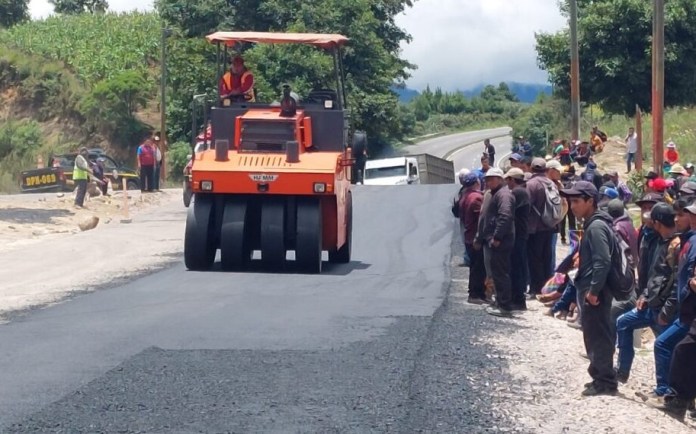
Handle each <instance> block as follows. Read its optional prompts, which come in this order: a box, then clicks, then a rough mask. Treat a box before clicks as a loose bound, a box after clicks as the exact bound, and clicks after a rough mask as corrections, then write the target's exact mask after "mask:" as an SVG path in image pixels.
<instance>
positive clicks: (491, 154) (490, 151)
mask: <svg viewBox="0 0 696 434" xmlns="http://www.w3.org/2000/svg"><path fill="white" fill-rule="evenodd" d="M483 146H484V148H485V150H484V152H485V154H486V155H488V163H489V164H490V165H491V166H493V165H494V164H495V146H493V144H492V143H491V139H486V140H484V141H483Z"/></svg>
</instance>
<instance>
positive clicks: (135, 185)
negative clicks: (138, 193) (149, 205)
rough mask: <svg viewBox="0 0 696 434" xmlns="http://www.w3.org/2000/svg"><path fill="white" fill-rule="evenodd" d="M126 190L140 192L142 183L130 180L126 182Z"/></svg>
mask: <svg viewBox="0 0 696 434" xmlns="http://www.w3.org/2000/svg"><path fill="white" fill-rule="evenodd" d="M126 188H127V189H128V190H140V183H139V182H138V181H135V180H133V179H129V180H128V181H126Z"/></svg>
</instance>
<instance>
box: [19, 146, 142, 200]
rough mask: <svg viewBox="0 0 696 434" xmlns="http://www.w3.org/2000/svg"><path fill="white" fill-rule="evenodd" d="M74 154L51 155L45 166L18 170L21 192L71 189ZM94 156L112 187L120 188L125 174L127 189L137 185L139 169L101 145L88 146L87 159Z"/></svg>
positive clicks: (73, 185)
mask: <svg viewBox="0 0 696 434" xmlns="http://www.w3.org/2000/svg"><path fill="white" fill-rule="evenodd" d="M76 157H77V154H76V153H72V154H61V155H54V156H52V157H51V158H49V161H48V167H46V168H43V169H31V170H25V171H23V172H22V173H21V174H20V187H21V189H22V192H24V193H33V192H46V191H72V190H73V189H74V188H75V184H74V182H73V180H72V172H73V168H74V166H75V158H76ZM97 158H100V159H101V161H102V164H103V165H104V176H105V177H106V178H107V179H108V180H109V181H110V182H111V187H112V188H113V189H114V190H119V189H120V188H121V186H122V183H123V179H124V178H125V179H126V185H127V186H128V189H129V190H138V189H140V178H139V177H138V172H136V171H135V170H133V169H131V168H128V167H124V166H121V165H120V164H118V163H116V160H114V159H113V158H111V157H110V156H108V155H106V154H105V153H104V152H103V151H102V150H100V149H90V150H89V160H90V161H92V162H94V161H96V160H97Z"/></svg>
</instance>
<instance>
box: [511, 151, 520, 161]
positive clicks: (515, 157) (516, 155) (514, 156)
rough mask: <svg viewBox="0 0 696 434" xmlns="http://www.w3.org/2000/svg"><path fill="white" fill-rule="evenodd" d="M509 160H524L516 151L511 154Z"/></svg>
mask: <svg viewBox="0 0 696 434" xmlns="http://www.w3.org/2000/svg"><path fill="white" fill-rule="evenodd" d="M508 159H509V160H515V161H522V156H521V155H520V154H518V153H517V152H515V153H514V154H512V155H510V158H508Z"/></svg>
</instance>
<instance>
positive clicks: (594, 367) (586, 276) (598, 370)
mask: <svg viewBox="0 0 696 434" xmlns="http://www.w3.org/2000/svg"><path fill="white" fill-rule="evenodd" d="M562 193H563V195H565V196H566V197H567V198H568V199H569V201H570V206H571V208H572V209H573V213H574V214H575V215H576V216H577V217H578V218H581V219H584V221H585V223H584V226H583V230H584V232H583V237H582V240H581V242H580V267H579V268H578V273H577V275H576V278H575V286H576V287H577V290H578V294H579V299H580V300H582V301H583V302H584V306H583V308H582V334H583V338H584V341H585V349H586V351H587V356H588V358H589V359H590V367H589V369H588V372H589V374H590V376H591V377H592V382H591V383H587V384H586V385H585V390H583V392H582V395H583V396H594V395H603V394H615V393H616V390H617V382H616V372H615V371H614V363H613V359H614V346H615V345H616V326H615V324H612V322H611V302H612V300H613V296H612V293H611V290H610V288H609V287H608V282H607V277H608V275H609V270H610V268H611V252H612V249H614V248H615V246H614V245H613V243H614V241H613V240H614V238H613V237H614V235H613V229H612V228H611V225H612V219H611V217H610V216H609V214H607V213H605V212H603V211H599V210H598V209H597V197H598V196H599V192H598V191H597V188H596V187H595V186H594V185H593V184H592V183H590V182H587V181H578V182H577V183H576V184H575V186H573V187H572V188H569V189H563V190H562Z"/></svg>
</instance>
